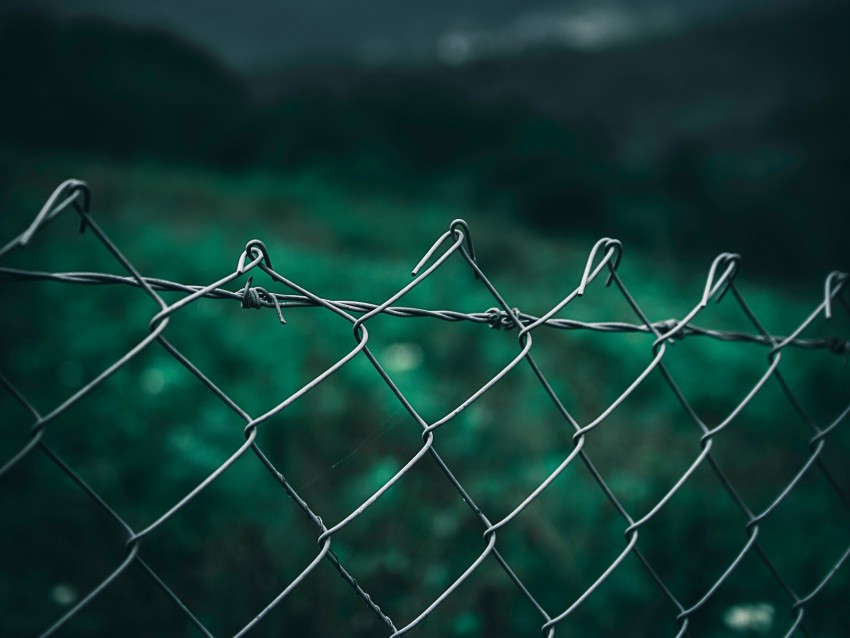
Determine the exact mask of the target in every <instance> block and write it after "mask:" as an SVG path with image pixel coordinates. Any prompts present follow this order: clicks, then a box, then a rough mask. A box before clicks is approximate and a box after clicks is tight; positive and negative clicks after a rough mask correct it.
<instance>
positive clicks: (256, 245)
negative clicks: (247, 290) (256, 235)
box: [236, 239, 274, 275]
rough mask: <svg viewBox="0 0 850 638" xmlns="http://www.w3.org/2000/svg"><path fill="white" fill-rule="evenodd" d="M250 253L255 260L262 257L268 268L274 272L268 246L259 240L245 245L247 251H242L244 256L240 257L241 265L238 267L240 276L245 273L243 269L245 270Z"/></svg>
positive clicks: (237, 270)
mask: <svg viewBox="0 0 850 638" xmlns="http://www.w3.org/2000/svg"><path fill="white" fill-rule="evenodd" d="M248 253H251V255H252V256H253V258H254V259H256V258H257V257H260V256H262V258H263V261H264V262H265V264H266V267H268V269H269V270H274V268H272V260H271V258H270V257H269V251H268V249H267V248H266V245H265V244H264V243H263V242H261V241H260V240H259V239H252V240H251V241H249V242H248V243H247V244H246V245H245V250H244V251H242V254H241V255H240V256H239V263H238V264H237V266H236V272H238V273H239V274H240V275H241V274H242V272H243V268H245V260H246V259H247V258H248Z"/></svg>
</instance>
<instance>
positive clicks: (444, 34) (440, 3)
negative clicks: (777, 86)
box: [3, 0, 805, 71]
mask: <svg viewBox="0 0 850 638" xmlns="http://www.w3.org/2000/svg"><path fill="white" fill-rule="evenodd" d="M794 1H799V2H803V1H805V0H561V1H555V0H524V1H516V0H421V1H411V0H357V1H354V0H347V1H343V0H5V2H4V3H3V4H4V5H5V6H6V7H7V8H9V7H14V6H17V7H25V8H28V9H33V8H38V9H41V10H44V11H47V12H50V13H54V14H58V15H62V16H80V15H85V16H100V17H106V18H110V19H113V20H117V21H120V22H125V23H130V24H139V25H146V26H155V27H160V28H166V29H168V30H170V31H172V32H175V33H177V34H179V35H181V36H183V37H185V38H187V39H189V40H191V41H194V42H195V43H197V44H200V45H201V46H203V47H204V48H205V49H208V50H210V51H212V52H213V53H215V54H216V55H218V56H219V57H220V58H221V59H222V60H224V61H225V62H226V63H227V64H229V65H230V66H232V67H234V68H236V69H239V70H243V71H250V70H254V69H257V68H258V67H275V66H283V65H290V64H295V63H298V62H302V61H308V60H339V59H354V60H358V61H362V62H370V63H387V62H394V61H404V60H410V59H429V58H438V59H442V60H443V61H445V62H447V63H453V64H454V63H462V62H464V61H466V60H468V59H471V58H474V57H477V56H481V55H489V54H494V53H496V54H498V53H505V52H511V51H516V50H520V49H522V48H524V47H527V46H530V45H534V44H539V43H550V44H563V45H566V46H573V47H577V48H586V49H592V48H601V47H605V46H610V45H611V44H616V43H618V42H622V41H624V40H627V39H633V38H639V37H645V36H650V35H652V34H656V33H659V32H665V31H671V30H676V29H681V28H684V27H686V26H688V25H691V24H693V23H694V22H699V21H702V20H706V19H713V18H718V17H720V16H722V15H725V14H730V13H735V12H740V11H744V10H752V9H754V8H758V7H763V6H766V5H768V4H770V5H772V6H775V5H778V4H781V3H788V2H794Z"/></svg>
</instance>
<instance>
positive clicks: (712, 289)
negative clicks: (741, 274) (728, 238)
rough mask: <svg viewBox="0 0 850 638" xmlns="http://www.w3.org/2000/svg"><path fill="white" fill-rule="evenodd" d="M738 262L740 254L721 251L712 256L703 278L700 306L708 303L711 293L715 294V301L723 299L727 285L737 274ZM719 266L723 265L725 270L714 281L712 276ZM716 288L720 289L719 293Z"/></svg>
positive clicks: (703, 306) (727, 288)
mask: <svg viewBox="0 0 850 638" xmlns="http://www.w3.org/2000/svg"><path fill="white" fill-rule="evenodd" d="M740 263H741V256H740V255H739V254H737V253H721V254H719V255H718V256H717V257H715V258H714V261H713V262H712V263H711V269H710V270H709V271H708V277H707V278H706V280H705V289H704V290H703V293H702V301H701V302H700V307H701V308H705V307H706V306H707V305H708V301H709V300H710V299H711V297H712V296H713V295H716V299H715V301H716V302H718V303H719V302H720V300H722V299H723V296H724V295H725V294H726V292H727V291H728V290H729V285H730V284H731V283H732V280H733V279H734V278H735V275H736V274H738V266H739V265H740ZM720 267H724V268H725V270H724V271H723V274H722V275H720V278H719V279H718V280H717V281H715V280H714V278H715V276H716V275H717V269H718V268H720ZM718 290H719V291H720V292H719V294H718Z"/></svg>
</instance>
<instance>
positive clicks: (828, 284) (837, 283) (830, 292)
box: [823, 270, 848, 319]
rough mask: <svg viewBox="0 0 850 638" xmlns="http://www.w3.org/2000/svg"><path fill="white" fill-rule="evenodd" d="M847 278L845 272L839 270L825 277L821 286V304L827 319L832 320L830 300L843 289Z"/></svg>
mask: <svg viewBox="0 0 850 638" xmlns="http://www.w3.org/2000/svg"><path fill="white" fill-rule="evenodd" d="M847 276H848V275H847V273H846V272H841V271H840V270H833V271H832V272H831V273H829V274H828V275H827V276H826V281H825V282H824V285H823V303H824V316H825V317H826V318H827V319H831V318H832V298H833V297H834V296H835V295H837V294H838V293H840V292H841V291H842V290H843V289H844V285H845V284H846V283H847ZM833 286H834V287H833Z"/></svg>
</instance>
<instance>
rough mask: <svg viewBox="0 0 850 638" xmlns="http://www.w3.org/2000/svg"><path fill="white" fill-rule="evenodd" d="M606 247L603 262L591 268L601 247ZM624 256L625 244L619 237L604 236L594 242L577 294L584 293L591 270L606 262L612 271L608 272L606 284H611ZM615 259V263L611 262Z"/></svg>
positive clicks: (594, 270)
mask: <svg viewBox="0 0 850 638" xmlns="http://www.w3.org/2000/svg"><path fill="white" fill-rule="evenodd" d="M600 248H602V249H604V250H605V251H606V252H605V257H604V258H603V260H602V262H601V263H600V264H599V266H597V267H596V268H591V267H592V266H593V260H594V259H596V253H597V252H598V251H599V249H600ZM622 258H623V244H622V243H620V241H619V240H617V239H611V238H610V237H603V238H602V239H600V240H599V241H598V242H596V244H594V246H593V248H592V249H591V251H590V255H588V257H587V263H586V264H585V266H584V274H583V275H582V276H581V283H580V284H579V285H578V291H577V294H578V295H579V296H581V295H583V294H584V290H585V288H587V284H588V283H590V274H591V272H594V273H595V272H596V271H597V270H598V269H599V268H601V267H602V266H603V265H605V264H606V263H607V264H608V268H609V269H610V271H611V272H610V273H609V274H608V279H607V280H606V281H605V285H606V286H610V285H611V280H612V279H613V278H614V272H615V271H616V270H617V267H618V266H619V265H620V260H621V259H622ZM612 259H613V263H611V261H612Z"/></svg>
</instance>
